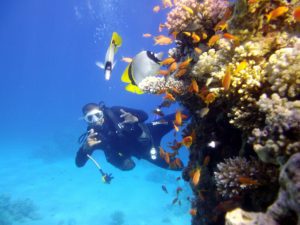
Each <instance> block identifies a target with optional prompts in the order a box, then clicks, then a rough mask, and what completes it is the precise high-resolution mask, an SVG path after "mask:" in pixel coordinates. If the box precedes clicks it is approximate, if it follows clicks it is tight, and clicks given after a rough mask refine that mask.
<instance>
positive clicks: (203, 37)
mask: <svg viewBox="0 0 300 225" xmlns="http://www.w3.org/2000/svg"><path fill="white" fill-rule="evenodd" d="M207 37H208V36H207V33H205V32H203V33H202V39H203V40H205V39H207Z"/></svg>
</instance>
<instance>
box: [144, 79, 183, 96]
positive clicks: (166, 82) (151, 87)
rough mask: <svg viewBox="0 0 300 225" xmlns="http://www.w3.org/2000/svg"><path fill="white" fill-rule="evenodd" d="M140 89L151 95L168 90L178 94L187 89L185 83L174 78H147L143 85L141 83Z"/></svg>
mask: <svg viewBox="0 0 300 225" xmlns="http://www.w3.org/2000/svg"><path fill="white" fill-rule="evenodd" d="M139 88H140V89H141V90H142V91H144V92H146V93H151V94H158V93H162V92H165V91H166V90H174V89H175V90H176V91H178V92H183V91H184V90H185V89H186V88H185V86H184V82H183V81H180V80H175V79H174V78H173V77H171V76H170V77H168V78H167V79H165V78H164V77H147V78H145V79H144V80H143V81H142V82H141V83H139Z"/></svg>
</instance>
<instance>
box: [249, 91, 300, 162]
mask: <svg viewBox="0 0 300 225" xmlns="http://www.w3.org/2000/svg"><path fill="white" fill-rule="evenodd" d="M257 104H258V106H259V109H260V111H261V112H263V113H264V114H265V115H266V119H265V126H264V127H263V128H255V129H253V132H252V135H253V137H252V138H250V141H251V142H252V143H253V148H254V150H255V151H256V153H257V154H258V156H259V157H260V159H261V160H263V161H264V162H271V163H274V164H282V163H284V162H285V161H286V160H287V159H288V157H289V156H291V155H292V154H294V153H296V152H299V151H300V101H299V100H296V101H288V100H287V99H286V98H280V96H279V95H278V94H275V93H274V94H272V96H271V98H268V97H267V95H266V94H263V95H262V96H261V97H260V99H259V101H258V103H257Z"/></svg>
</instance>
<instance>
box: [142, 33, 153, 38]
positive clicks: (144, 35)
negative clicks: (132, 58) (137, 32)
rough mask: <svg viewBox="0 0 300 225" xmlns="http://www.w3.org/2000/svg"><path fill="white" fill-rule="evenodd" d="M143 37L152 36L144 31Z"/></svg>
mask: <svg viewBox="0 0 300 225" xmlns="http://www.w3.org/2000/svg"><path fill="white" fill-rule="evenodd" d="M143 37H145V38H149V37H152V35H151V34H149V33H146V34H143Z"/></svg>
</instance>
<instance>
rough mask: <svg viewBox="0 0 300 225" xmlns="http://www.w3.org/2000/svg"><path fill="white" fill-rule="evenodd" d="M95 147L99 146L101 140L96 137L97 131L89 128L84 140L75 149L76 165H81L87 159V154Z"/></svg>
mask: <svg viewBox="0 0 300 225" xmlns="http://www.w3.org/2000/svg"><path fill="white" fill-rule="evenodd" d="M96 148H101V140H99V138H98V133H97V132H95V131H94V129H90V130H89V133H88V136H87V138H86V140H85V142H84V143H83V145H82V146H81V147H80V148H79V150H78V151H77V154H76V159H75V163H76V166H77V167H83V166H84V165H85V163H86V162H87V160H88V157H87V155H91V154H92V153H93V151H94V150H95V149H96Z"/></svg>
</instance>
